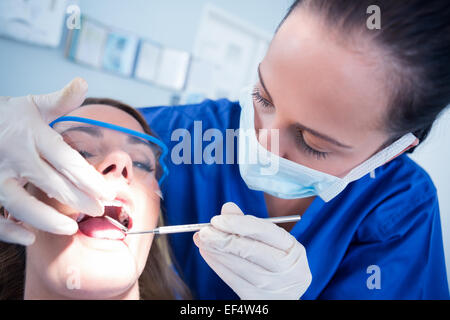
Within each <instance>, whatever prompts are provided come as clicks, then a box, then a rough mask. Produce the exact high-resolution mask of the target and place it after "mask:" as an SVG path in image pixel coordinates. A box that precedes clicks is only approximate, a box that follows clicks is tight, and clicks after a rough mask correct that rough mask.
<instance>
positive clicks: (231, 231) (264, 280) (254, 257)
mask: <svg viewBox="0 0 450 320" xmlns="http://www.w3.org/2000/svg"><path fill="white" fill-rule="evenodd" d="M211 224H212V227H205V228H202V229H201V230H200V231H199V232H197V233H195V234H194V242H195V244H196V245H197V247H198V248H199V249H200V254H201V255H202V257H203V258H204V259H205V261H206V263H207V264H208V265H209V266H210V267H211V268H212V269H213V270H214V271H215V272H216V273H217V275H218V276H219V277H220V278H221V279H222V280H223V281H224V282H225V283H226V284H227V285H229V286H230V287H231V289H233V290H234V292H235V293H236V294H237V295H238V296H239V297H240V298H241V299H267V300H269V299H299V298H300V297H301V296H302V295H303V293H305V291H306V289H307V288H308V287H309V285H310V283H311V279H312V276H311V272H310V270H309V266H308V259H307V257H306V251H305V248H304V247H303V246H302V245H301V244H300V243H299V242H298V241H297V240H296V239H295V238H294V237H293V236H292V235H291V234H290V233H289V232H287V231H286V230H284V229H283V228H281V227H279V226H277V225H276V224H274V223H272V222H269V221H266V220H264V219H260V218H256V217H254V216H251V215H243V213H242V211H241V210H240V209H239V207H238V206H237V205H235V204H234V203H231V202H229V203H226V204H225V205H224V206H223V207H222V212H221V215H219V216H215V217H213V218H212V219H211Z"/></svg>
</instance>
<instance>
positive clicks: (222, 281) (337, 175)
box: [0, 0, 450, 299]
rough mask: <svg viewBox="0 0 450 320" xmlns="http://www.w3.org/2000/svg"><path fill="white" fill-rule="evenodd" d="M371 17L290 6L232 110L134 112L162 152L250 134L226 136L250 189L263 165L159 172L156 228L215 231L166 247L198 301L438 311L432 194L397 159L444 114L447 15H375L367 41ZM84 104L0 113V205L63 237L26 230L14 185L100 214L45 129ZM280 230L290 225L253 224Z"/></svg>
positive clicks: (14, 107)
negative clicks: (233, 141)
mask: <svg viewBox="0 0 450 320" xmlns="http://www.w3.org/2000/svg"><path fill="white" fill-rule="evenodd" d="M372 2H373V1H365V0H363V1H357V2H354V1H352V2H350V1H344V0H334V1H329V0H297V1H295V2H294V4H293V5H292V7H291V9H290V10H289V12H288V14H287V16H286V18H285V19H284V20H283V22H282V23H281V24H280V26H279V28H278V30H277V32H276V34H275V36H274V38H273V40H272V42H271V45H270V47H269V49H268V52H267V54H266V56H265V58H264V59H263V61H262V62H261V64H260V66H259V69H258V75H259V80H258V82H257V83H256V84H255V85H254V86H253V87H251V88H248V89H247V90H244V91H243V93H242V97H241V99H240V101H239V103H238V102H230V101H228V100H219V101H210V100H207V101H204V102H203V103H201V104H198V105H190V106H180V107H176V108H166V107H156V108H155V107H152V108H144V109H141V112H142V113H143V114H144V115H145V117H146V119H147V121H148V122H149V123H150V126H151V127H152V128H153V129H154V130H155V131H156V132H157V133H158V135H159V136H160V138H161V139H162V140H163V141H165V142H166V144H167V145H168V147H169V150H172V151H173V150H175V149H174V147H175V146H177V144H178V143H180V141H181V140H183V139H185V138H186V137H187V135H185V136H177V135H174V132H175V130H176V129H179V128H184V129H186V130H187V132H189V133H190V136H193V135H194V130H195V128H194V121H201V124H202V130H203V131H206V130H208V129H218V130H219V131H220V132H221V133H222V134H223V135H222V137H224V136H226V130H227V129H233V130H236V129H239V130H240V131H244V130H245V131H246V132H250V134H249V135H248V136H247V137H246V138H245V139H244V135H243V134H239V135H238V139H237V140H238V148H239V150H241V151H246V152H248V153H258V154H266V155H267V156H268V157H269V159H275V160H276V161H277V163H278V170H276V172H274V173H273V174H271V175H263V174H261V172H262V171H261V169H263V166H262V165H260V164H259V163H256V164H251V163H248V162H246V161H236V160H237V158H238V156H237V155H236V154H237V152H236V151H237V147H236V146H231V147H230V146H229V145H226V146H225V147H224V148H223V149H224V150H225V151H224V154H223V158H224V159H234V161H227V162H226V163H224V164H220V163H215V164H205V163H196V164H192V163H194V161H187V162H184V163H181V164H175V163H170V164H169V170H170V174H169V177H168V179H167V180H166V183H165V186H164V187H163V190H162V191H163V193H164V198H165V206H166V208H167V218H168V222H167V224H168V225H170V224H184V223H194V222H208V221H211V223H212V227H208V228H204V229H202V230H201V231H200V232H197V233H195V234H194V237H193V240H194V241H192V239H191V237H192V235H190V234H177V235H173V236H172V237H171V239H170V240H171V244H172V246H173V249H174V253H175V256H176V258H177V260H178V263H179V265H180V267H181V273H182V275H183V276H184V279H185V281H186V282H187V284H188V285H189V286H190V288H191V289H192V291H193V294H194V296H195V297H197V298H200V299H233V298H237V297H240V298H242V299H299V298H302V299H448V298H449V290H448V286H447V280H446V279H447V278H446V271H445V262H444V253H443V243H442V234H441V225H440V217H439V206H438V199H437V194H436V190H435V187H434V185H433V183H432V181H431V179H430V178H429V176H428V175H427V173H426V172H425V171H424V170H423V169H422V168H420V167H419V166H418V165H417V164H416V163H414V162H413V161H412V160H411V159H409V158H408V157H407V156H406V155H405V152H412V151H413V150H414V148H415V147H416V146H417V145H418V144H419V143H421V142H423V141H424V140H425V138H426V137H427V135H428V133H429V131H430V130H431V127H432V125H433V123H434V121H435V120H436V118H437V117H438V115H439V114H440V113H441V112H442V111H443V110H444V108H445V107H446V106H447V105H448V104H449V102H450V67H449V66H450V46H449V45H448V43H450V5H449V4H446V3H444V2H442V1H439V0H431V1H420V0H413V1H408V2H397V1H388V0H381V1H377V5H378V6H379V7H380V9H381V12H382V24H381V29H379V30H378V29H375V30H370V29H369V28H367V25H366V20H367V18H368V15H367V13H366V12H367V8H368V7H369V6H370V5H372V4H373V3H372ZM86 90H87V88H86V84H85V83H84V82H83V81H82V80H79V79H77V80H75V81H74V82H72V83H71V84H70V85H69V86H68V87H66V88H65V89H64V90H63V91H61V92H60V93H56V94H53V95H48V96H40V97H33V96H30V97H27V98H12V99H8V98H3V100H1V102H0V128H1V129H0V151H1V154H2V157H1V159H0V203H1V204H2V205H4V206H5V207H6V208H7V210H8V211H9V212H10V213H11V214H12V215H13V216H14V218H15V219H17V220H20V221H22V222H24V223H29V224H31V225H33V226H35V227H38V228H41V229H43V230H48V231H49V232H55V233H61V234H69V233H71V232H75V230H76V224H75V222H74V221H69V220H70V219H69V218H67V217H64V216H62V215H61V214H58V213H57V212H53V211H51V210H47V211H46V213H45V215H39V216H36V214H35V212H42V211H43V210H41V209H40V210H36V209H35V208H36V206H42V204H41V203H38V202H37V200H35V199H32V198H30V197H29V195H27V194H26V193H25V192H24V191H23V189H22V188H21V187H20V181H21V180H22V179H25V180H28V181H32V182H33V184H35V185H37V186H39V187H41V188H42V189H43V190H45V191H46V192H47V193H48V194H49V195H52V196H54V197H55V198H56V199H58V200H59V201H62V202H65V203H69V204H71V205H75V204H77V203H85V206H86V207H83V208H79V209H80V210H86V212H88V213H89V214H93V215H94V214H99V213H100V212H99V203H98V201H96V200H94V199H101V198H102V197H103V198H108V197H109V196H110V194H104V193H107V192H105V191H107V189H106V188H104V186H103V183H102V181H101V179H99V178H98V176H97V175H96V174H94V173H93V171H92V170H91V169H90V168H89V166H88V165H87V164H85V163H84V162H83V161H82V159H81V158H80V156H79V155H76V154H74V152H73V151H71V150H70V149H69V148H68V147H67V146H65V145H64V144H63V143H62V142H61V140H60V138H59V137H58V136H57V135H56V134H55V133H53V132H51V130H49V129H48V126H47V123H48V122H49V121H51V120H52V119H53V118H55V117H57V116H59V115H62V114H65V113H67V112H68V111H70V109H71V108H73V107H76V105H77V104H79V103H81V101H82V100H83V98H84V95H85V93H86ZM277 135H278V136H277ZM219 140H220V139H219ZM219 140H218V141H216V142H217V143H218V144H221V143H222V144H223V143H225V142H224V140H220V141H219ZM255 141H257V142H259V143H255ZM188 145H189V146H190V147H191V150H196V149H197V148H200V150H203V148H204V146H203V144H202V142H200V145H199V144H198V142H195V141H188ZM268 151H270V152H268ZM241 156H242V152H240V153H239V158H240V157H241ZM188 158H189V157H188ZM239 160H242V159H239ZM42 167H45V170H46V171H45V172H46V174H45V175H42V173H41V172H40V170H41V169H42ZM49 181H51V183H48V182H49ZM87 194H90V195H92V196H93V197H92V199H89V197H87V196H86V195H87ZM230 202H232V203H230ZM224 204H225V205H224ZM219 213H221V214H220V215H219ZM243 213H245V215H243ZM292 214H301V215H302V220H301V221H299V222H297V223H296V224H295V225H284V226H276V225H274V224H272V223H269V222H267V221H264V220H263V219H261V218H266V217H269V216H270V217H274V216H284V215H292ZM0 238H1V239H2V240H4V241H12V242H19V243H22V244H25V245H27V244H30V243H32V241H33V235H31V234H29V232H27V230H26V229H25V228H23V227H22V226H21V225H20V224H17V223H14V222H13V221H10V220H4V221H3V220H0Z"/></svg>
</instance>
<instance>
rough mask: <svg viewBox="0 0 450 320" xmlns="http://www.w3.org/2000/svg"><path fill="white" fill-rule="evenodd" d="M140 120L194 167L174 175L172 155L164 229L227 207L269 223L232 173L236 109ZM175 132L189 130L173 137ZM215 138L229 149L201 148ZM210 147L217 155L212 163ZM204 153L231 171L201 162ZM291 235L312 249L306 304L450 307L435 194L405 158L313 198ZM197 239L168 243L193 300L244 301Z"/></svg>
mask: <svg viewBox="0 0 450 320" xmlns="http://www.w3.org/2000/svg"><path fill="white" fill-rule="evenodd" d="M140 111H141V112H142V113H143V114H144V116H145V118H146V119H147V121H148V122H149V124H150V126H151V128H152V129H153V130H154V131H155V132H156V133H157V134H158V135H159V136H160V138H161V139H162V140H163V141H164V142H165V143H166V144H167V145H168V147H169V150H172V148H173V147H174V146H176V148H175V150H176V151H177V152H176V154H177V155H178V156H179V157H180V156H183V155H184V156H185V157H189V158H190V159H191V161H192V162H191V163H192V164H178V165H176V164H174V163H172V161H170V154H169V157H168V161H167V162H168V167H169V170H170V174H169V176H168V179H167V180H166V181H165V182H164V185H163V193H164V197H165V201H164V204H165V207H166V209H167V224H185V223H199V222H209V220H210V219H211V217H213V216H214V215H218V214H220V210H221V207H222V205H223V204H224V203H225V202H228V201H232V202H235V203H236V204H237V205H238V206H239V207H240V208H241V209H242V211H243V212H245V213H247V214H252V215H255V216H257V217H262V218H266V217H268V213H267V208H266V205H265V201H264V196H263V193H262V192H259V191H253V190H250V189H249V188H248V187H247V186H246V184H245V183H244V181H243V180H242V178H241V176H240V173H239V166H238V164H237V161H232V164H226V163H227V161H226V160H227V154H228V157H230V156H233V155H232V154H230V153H231V150H233V151H234V160H235V159H236V146H235V147H234V148H230V150H228V151H227V150H226V148H225V147H224V145H225V141H224V140H225V137H226V129H237V128H238V127H239V116H240V111H241V108H240V106H239V104H238V103H236V102H230V101H228V100H218V101H211V100H206V101H204V102H203V103H201V104H198V105H187V106H178V107H151V108H144V109H141V110H140ZM196 121H197V122H196ZM200 127H201V128H200ZM176 129H182V130H179V131H176V134H175V135H174V136H173V137H172V133H173V132H174V130H176ZM183 129H184V130H183ZM208 129H218V130H220V131H221V132H222V137H224V139H223V140H221V139H217V141H216V139H215V138H212V139H211V138H210V139H209V140H208V139H206V138H205V139H202V136H201V134H202V133H206V132H208V131H207V130H208ZM186 130H187V131H186ZM180 132H181V134H182V132H184V133H185V135H184V136H183V138H179V135H180ZM186 132H188V134H187V135H186ZM210 132H211V131H210ZM189 135H190V137H189ZM183 139H187V140H184V143H186V142H189V143H187V144H185V146H187V145H190V146H191V150H190V154H189V150H188V148H185V152H186V153H185V154H183V153H181V152H179V149H180V142H181V141H182V140H183ZM172 140H174V141H172ZM202 140H204V141H202ZM213 142H214V145H215V146H216V147H217V146H219V147H217V148H216V149H215V153H211V152H210V151H211V148H212V145H211V143H213ZM234 142H235V144H237V139H236V140H234ZM208 146H210V148H209V149H208ZM222 146H223V149H222ZM228 147H229V144H228ZM202 150H203V151H204V152H205V153H207V154H213V155H215V156H216V159H220V158H222V159H223V163H224V164H206V163H205V158H204V157H202V158H201V159H199V158H198V157H197V159H195V153H196V152H197V156H198V155H199V154H201V153H198V152H202ZM222 150H223V154H221V151H222ZM185 159H186V158H185ZM195 160H196V163H194V162H195ZM229 162H230V161H229ZM291 234H292V235H293V236H294V237H296V238H297V239H298V241H299V242H300V243H302V244H303V245H304V246H305V248H306V251H307V255H308V261H309V266H310V269H311V273H312V279H313V280H312V284H311V286H310V287H309V288H308V290H307V291H306V293H305V294H304V295H303V297H302V299H449V289H448V285H447V275H446V270H445V261H444V251H443V243H442V233H441V224H440V217H439V205H438V199H437V194H436V189H435V187H434V185H433V183H432V181H431V179H430V177H429V176H428V175H427V173H426V172H425V171H424V170H423V169H422V168H421V167H419V166H418V165H417V164H416V163H415V162H413V161H412V160H411V159H410V158H408V157H407V156H406V155H402V156H400V157H398V158H396V159H394V160H392V161H391V162H389V163H388V164H385V165H384V166H382V167H380V168H378V169H377V170H375V178H372V177H370V175H366V176H365V177H363V178H361V179H360V180H358V181H355V182H353V183H351V184H350V185H348V186H347V188H346V189H345V190H344V191H343V192H342V193H341V194H340V195H338V196H337V197H336V198H335V199H333V200H332V201H330V202H328V203H325V202H324V201H322V200H321V199H320V198H319V197H316V198H315V200H314V201H313V203H312V204H311V205H310V207H309V208H308V209H307V211H306V212H305V213H304V215H303V218H302V220H301V221H299V222H298V223H297V224H296V225H295V227H294V228H293V229H292V230H291ZM192 235H193V234H192V233H186V234H176V235H172V236H171V238H170V242H171V245H172V248H173V251H174V254H175V257H176V259H177V261H178V263H179V266H180V269H181V274H182V276H183V278H184V279H185V281H186V283H187V284H188V286H189V287H190V288H191V289H192V291H193V294H194V297H195V298H198V299H236V298H238V297H237V295H236V294H235V293H234V292H233V291H232V290H231V289H230V288H229V287H228V286H227V285H226V284H225V283H224V282H223V281H222V280H221V279H220V278H219V277H218V276H217V275H216V274H215V273H214V271H212V269H211V268H210V267H209V266H208V265H207V264H206V263H205V262H204V260H203V259H202V257H201V256H200V254H199V252H198V249H197V247H196V246H195V245H194V243H193V241H192Z"/></svg>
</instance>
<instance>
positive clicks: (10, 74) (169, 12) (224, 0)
mask: <svg viewBox="0 0 450 320" xmlns="http://www.w3.org/2000/svg"><path fill="white" fill-rule="evenodd" d="M207 3H211V4H213V5H215V6H217V7H219V8H222V9H224V10H226V11H228V12H230V13H231V14H234V15H235V16H236V17H237V18H239V19H242V20H244V21H246V22H248V23H249V24H251V25H254V26H255V27H257V28H260V29H261V30H262V31H264V32H268V33H273V32H274V30H275V28H276V26H277V25H278V23H279V22H280V21H281V19H282V18H283V16H284V14H285V13H286V11H287V8H288V6H289V4H290V3H291V0H277V1H273V0H245V1H241V0H209V1H207V0H189V1H186V0H164V1H161V0H133V1H123V0H95V1H92V0H80V1H79V6H80V9H81V13H82V14H86V15H87V16H90V17H92V18H95V19H96V20H99V21H100V22H103V23H105V24H108V25H114V26H115V27H117V28H119V29H123V30H126V31H130V32H134V33H136V34H137V35H139V36H140V37H142V38H149V39H152V40H155V41H157V42H159V43H162V44H163V45H165V46H167V47H172V48H175V49H181V50H186V51H189V52H192V50H193V46H194V40H195V36H196V33H197V26H198V24H199V22H200V18H201V15H202V9H203V7H204V5H205V4H207ZM0 48H1V49H0V70H2V73H3V76H2V77H1V79H0V95H9V96H20V95H25V94H29V93H43V92H50V91H54V90H58V89H59V88H61V87H62V86H64V84H66V83H67V82H69V81H70V80H71V79H72V78H74V77H76V76H81V77H83V78H84V79H86V80H87V81H88V83H89V84H90V89H89V95H90V96H107V97H110V98H115V99H119V100H124V101H126V102H127V103H130V104H132V105H134V106H136V107H143V106H149V105H167V104H169V103H170V98H171V95H172V92H171V91H170V90H167V89H160V88H158V87H154V86H152V85H149V84H146V83H141V82H138V81H135V80H131V79H127V78H121V77H118V76H116V75H112V74H107V73H103V72H100V71H96V70H92V69H88V68H85V67H82V66H79V65H77V64H74V63H71V62H69V61H68V60H66V59H65V58H64V57H63V49H62V48H59V49H58V50H56V49H47V48H41V47H35V46H30V45H27V44H23V43H18V42H14V41H11V40H5V39H2V38H0ZM37 61H38V62H39V63H36V62H37Z"/></svg>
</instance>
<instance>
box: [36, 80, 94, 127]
mask: <svg viewBox="0 0 450 320" xmlns="http://www.w3.org/2000/svg"><path fill="white" fill-rule="evenodd" d="M87 90H88V84H87V82H86V81H85V80H84V79H82V78H75V79H73V80H72V81H71V82H70V83H69V84H67V85H66V86H65V87H64V88H63V89H61V90H59V91H56V92H53V93H49V94H43V95H36V96H30V98H31V100H32V102H34V104H35V105H36V106H37V108H38V109H39V111H40V112H41V115H42V118H43V119H44V121H46V122H47V123H50V122H52V121H53V120H55V119H56V118H59V117H60V116H63V115H65V114H67V113H69V112H70V111H72V110H74V109H76V108H78V107H79V106H80V105H81V104H82V103H83V101H84V99H85V97H86V93H87Z"/></svg>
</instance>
